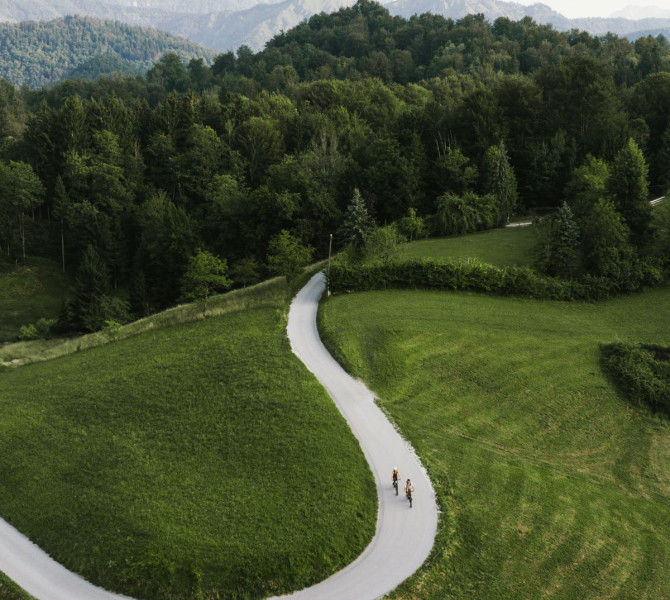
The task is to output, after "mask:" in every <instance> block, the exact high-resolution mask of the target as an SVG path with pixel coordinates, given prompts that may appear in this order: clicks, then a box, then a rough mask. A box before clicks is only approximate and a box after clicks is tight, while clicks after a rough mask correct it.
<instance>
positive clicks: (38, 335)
mask: <svg viewBox="0 0 670 600" xmlns="http://www.w3.org/2000/svg"><path fill="white" fill-rule="evenodd" d="M56 322H57V319H47V318H45V317H42V318H41V319H38V320H37V321H35V323H30V324H29V325H22V326H21V329H20V330H19V339H20V340H24V341H25V340H37V339H43V338H45V337H47V336H48V335H49V333H50V332H51V328H52V327H53V326H54V325H55V324H56Z"/></svg>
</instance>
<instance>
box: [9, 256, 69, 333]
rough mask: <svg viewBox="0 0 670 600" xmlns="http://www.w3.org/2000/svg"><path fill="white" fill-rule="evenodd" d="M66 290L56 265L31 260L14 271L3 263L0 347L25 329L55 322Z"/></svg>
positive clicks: (39, 260) (64, 279) (63, 278)
mask: <svg viewBox="0 0 670 600" xmlns="http://www.w3.org/2000/svg"><path fill="white" fill-rule="evenodd" d="M67 290H68V282H67V279H66V278H65V277H64V276H63V274H62V273H61V271H60V269H59V268H58V265H57V264H56V263H52V262H51V261H48V260H45V259H40V258H30V259H28V261H27V262H26V264H24V265H21V266H18V267H15V266H14V265H8V264H6V263H3V262H0V343H2V342H7V341H10V340H14V339H15V338H16V337H17V336H18V335H19V329H20V327H21V326H22V325H28V324H30V323H34V322H35V321H37V320H38V319H40V318H42V317H46V318H49V319H54V318H56V317H57V316H58V312H59V311H60V309H61V306H62V304H63V300H64V299H65V296H66V294H67Z"/></svg>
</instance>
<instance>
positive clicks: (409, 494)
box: [405, 479, 414, 508]
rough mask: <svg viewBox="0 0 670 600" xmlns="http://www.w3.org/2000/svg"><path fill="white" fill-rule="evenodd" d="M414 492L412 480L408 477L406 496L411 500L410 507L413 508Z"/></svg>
mask: <svg viewBox="0 0 670 600" xmlns="http://www.w3.org/2000/svg"><path fill="white" fill-rule="evenodd" d="M413 493H414V486H413V485H412V482H411V481H410V480H409V479H408V480H407V483H406V484H405V496H406V497H407V499H408V500H409V507H410V508H412V494H413Z"/></svg>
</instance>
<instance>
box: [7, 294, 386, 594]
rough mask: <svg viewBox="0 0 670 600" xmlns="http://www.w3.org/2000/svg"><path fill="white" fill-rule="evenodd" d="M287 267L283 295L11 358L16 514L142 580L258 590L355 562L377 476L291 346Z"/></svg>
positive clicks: (99, 565)
mask: <svg viewBox="0 0 670 600" xmlns="http://www.w3.org/2000/svg"><path fill="white" fill-rule="evenodd" d="M277 285H278V286H279V287H278V288H277V294H276V300H275V302H274V303H271V302H270V301H269V300H268V298H269V296H267V295H265V294H262V296H263V298H264V300H263V301H262V302H259V304H258V305H254V306H247V305H246V301H242V300H241V299H240V298H238V300H236V302H237V301H239V302H241V303H242V305H243V306H245V308H240V309H239V310H232V309H230V307H227V308H226V309H225V310H224V309H223V304H222V306H221V308H222V310H223V312H222V314H220V315H219V316H216V317H211V318H209V317H208V318H206V319H197V320H195V321H193V322H184V323H179V324H176V325H173V326H171V327H164V328H157V327H153V328H151V327H150V328H148V330H147V331H145V332H144V333H143V334H142V335H133V336H131V337H127V338H126V339H123V340H119V341H117V342H115V343H109V344H105V345H103V346H99V347H95V348H90V349H88V350H87V351H82V352H75V353H73V354H69V355H66V356H62V357H61V358H58V359H54V360H50V361H44V362H38V363H34V364H29V365H26V366H23V367H21V368H18V369H11V370H5V371H3V372H2V373H0V378H1V379H2V391H1V392H0V413H1V414H2V415H3V418H2V420H0V506H1V507H2V517H3V518H5V519H7V520H8V521H9V522H11V523H12V524H13V525H14V526H16V527H17V528H18V529H19V530H21V531H22V532H23V533H25V534H26V535H27V536H28V537H29V538H31V539H32V540H33V541H35V542H36V543H37V544H38V545H40V546H41V547H42V548H44V549H45V550H46V551H47V552H49V553H50V554H51V555H52V556H53V557H54V558H55V559H56V560H58V561H59V562H61V563H63V564H64V565H65V566H66V567H68V568H69V569H71V570H74V571H76V572H79V573H81V574H82V575H84V576H85V577H86V578H87V579H89V580H91V581H93V582H95V583H97V584H99V585H102V586H104V587H106V588H109V589H113V590H116V591H120V592H123V593H126V594H129V595H132V596H135V597H139V598H157V599H158V598H165V599H168V598H170V599H172V598H193V597H197V598H205V599H207V598H259V597H263V596H266V595H270V594H277V593H282V592H286V591H290V590H293V589H298V588H301V587H304V586H307V585H310V584H312V583H314V582H316V581H319V580H321V579H323V578H325V577H326V576H327V575H329V574H331V573H333V572H335V571H337V570H338V569H340V568H342V567H343V566H344V565H346V564H348V563H349V562H351V561H352V560H353V559H354V558H355V557H356V556H357V555H358V554H359V553H360V552H361V551H362V550H363V549H364V547H365V546H366V545H367V543H368V542H369V540H370V539H371V537H372V535H373V534H374V528H375V523H376V506H377V499H376V494H375V487H374V482H373V480H372V475H371V473H370V471H369V468H368V466H367V463H366V462H365V459H364V457H363V455H362V452H361V451H360V447H359V446H358V443H357V442H356V440H355V438H354V437H353V435H352V434H351V432H350V431H349V429H348V427H347V426H346V424H345V422H344V420H343V419H342V418H341V417H340V415H339V413H338V412H337V409H336V408H335V406H334V405H333V403H332V402H331V401H330V399H329V398H328V397H327V395H326V393H325V391H324V390H323V388H322V387H321V386H320V385H319V384H318V383H317V382H316V381H315V380H314V378H313V377H312V376H311V375H309V373H307V372H306V370H305V369H304V368H303V366H302V365H301V363H300V362H299V361H298V359H297V358H296V357H294V356H293V354H292V353H291V351H290V347H289V343H288V340H287V338H286V334H285V312H286V308H287V303H286V297H287V293H288V288H287V287H286V286H285V285H283V288H282V286H281V285H280V283H277ZM273 289H274V288H273ZM249 293H251V294H255V293H256V292H255V291H251V292H249ZM237 296H239V295H237ZM222 302H223V301H222ZM249 302H250V303H251V304H254V303H255V300H254V301H253V302H252V301H251V300H249ZM229 309H230V310H229ZM208 313H209V309H208Z"/></svg>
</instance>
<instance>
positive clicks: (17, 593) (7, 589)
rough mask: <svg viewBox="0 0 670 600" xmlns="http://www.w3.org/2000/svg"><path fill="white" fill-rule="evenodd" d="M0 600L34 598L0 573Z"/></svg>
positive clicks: (27, 599)
mask: <svg viewBox="0 0 670 600" xmlns="http://www.w3.org/2000/svg"><path fill="white" fill-rule="evenodd" d="M0 600H34V598H33V597H32V596H30V595H29V594H26V592H24V591H23V590H22V589H21V588H20V587H19V586H17V585H16V584H15V583H14V582H13V581H12V580H11V579H9V577H7V576H6V575H5V574H4V573H2V572H0Z"/></svg>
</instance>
